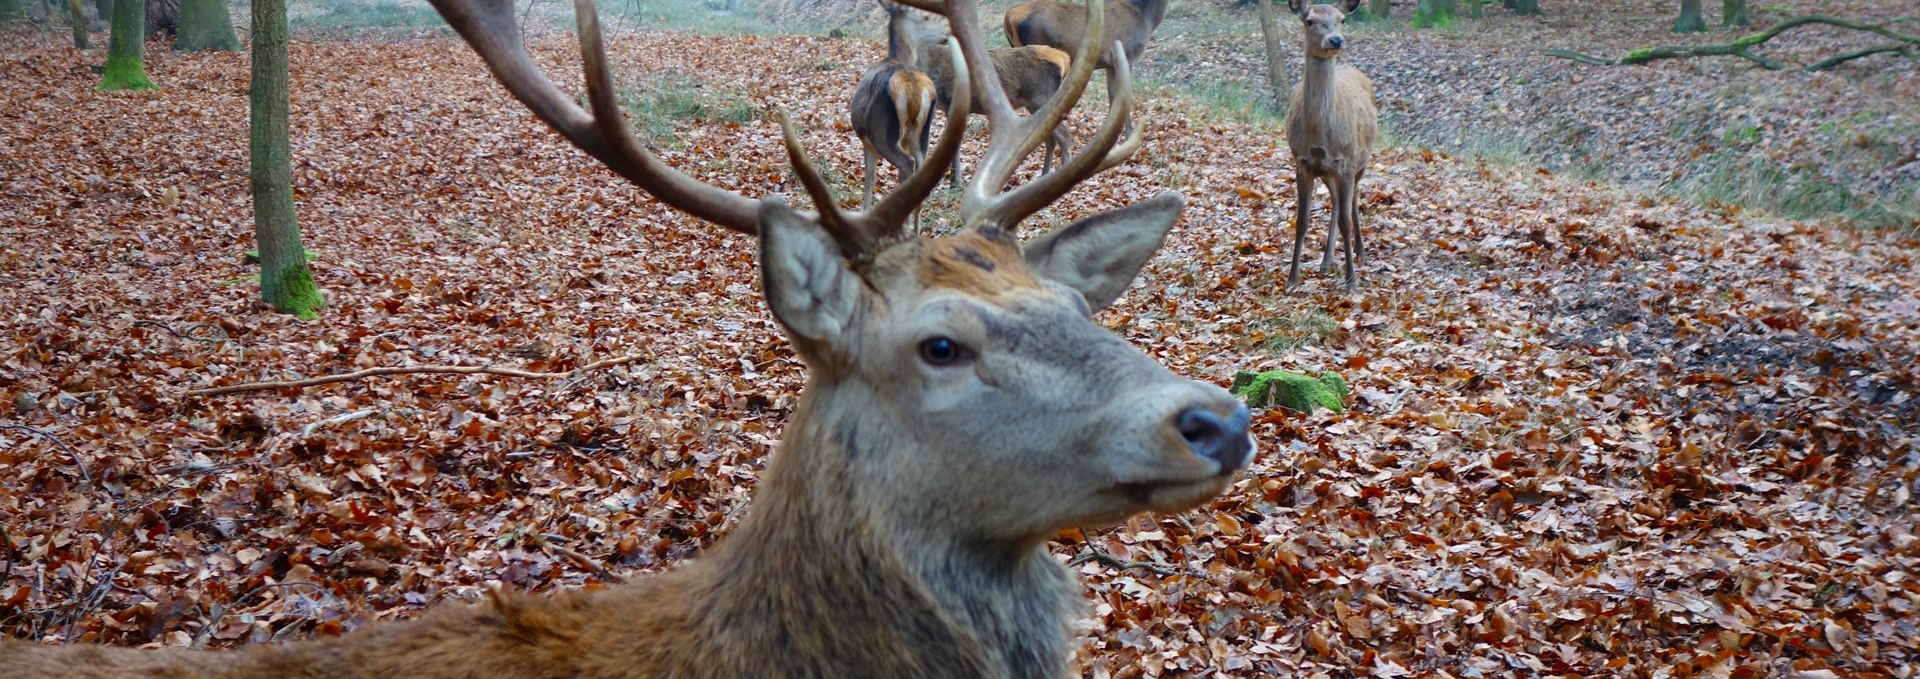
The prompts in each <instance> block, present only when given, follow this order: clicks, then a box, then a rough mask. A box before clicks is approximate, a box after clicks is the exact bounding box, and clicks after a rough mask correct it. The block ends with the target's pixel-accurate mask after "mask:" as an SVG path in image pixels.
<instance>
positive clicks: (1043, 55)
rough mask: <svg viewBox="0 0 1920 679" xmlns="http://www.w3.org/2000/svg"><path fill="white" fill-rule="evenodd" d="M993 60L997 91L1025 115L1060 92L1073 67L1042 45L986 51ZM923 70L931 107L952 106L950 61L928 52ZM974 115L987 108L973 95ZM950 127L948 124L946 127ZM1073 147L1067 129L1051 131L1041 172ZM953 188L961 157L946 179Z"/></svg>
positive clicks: (1069, 60)
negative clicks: (930, 83) (929, 82)
mask: <svg viewBox="0 0 1920 679" xmlns="http://www.w3.org/2000/svg"><path fill="white" fill-rule="evenodd" d="M987 56H988V58H990V59H993V70H994V71H995V72H998V73H999V74H1000V89H1001V91H1002V92H1005V93H1006V95H1007V102H1008V103H1010V104H1013V107H1014V108H1016V109H1020V110H1023V111H1027V112H1028V113H1032V112H1034V111H1038V110H1040V107H1041V106H1043V105H1045V104H1046V103H1047V101H1048V100H1050V99H1052V98H1053V93H1054V92H1058V91H1059V90H1060V83H1061V82H1063V81H1064V80H1065V79H1066V77H1067V70H1068V69H1070V68H1072V67H1073V58H1072V57H1069V56H1067V53H1066V52H1062V51H1060V50H1057V49H1054V48H1052V47H1047V46H1045V45H1027V46H1025V47H1000V48H995V49H991V50H988V51H987ZM924 58H925V62H924V68H925V70H926V72H927V77H929V78H932V79H933V91H934V99H933V102H934V107H935V108H937V109H940V110H945V109H947V108H950V107H951V106H952V104H953V85H954V83H953V76H954V64H953V57H952V56H951V55H950V54H948V53H947V52H945V51H942V50H937V49H936V50H929V51H928V52H927V53H926V54H925V57H924ZM973 96H974V101H973V103H972V108H973V112H974V113H975V114H978V115H985V113H984V112H985V111H986V108H987V107H986V104H985V102H982V101H980V100H979V99H980V93H979V92H974V95H973ZM949 124H951V123H949ZM1072 145H1073V136H1072V135H1070V134H1068V133H1067V127H1066V125H1060V126H1058V127H1055V128H1053V133H1052V134H1050V135H1048V136H1047V143H1046V147H1045V148H1044V149H1042V151H1041V155H1040V159H1041V161H1040V171H1041V172H1049V171H1052V170H1053V157H1054V152H1055V150H1056V149H1058V151H1059V155H1060V161H1061V162H1066V159H1067V149H1069V148H1071V147H1072ZM948 178H949V181H950V182H951V183H952V184H954V185H956V186H957V185H959V183H960V157H959V156H954V159H953V172H952V174H950V175H948Z"/></svg>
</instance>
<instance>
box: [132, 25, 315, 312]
mask: <svg viewBox="0 0 1920 679" xmlns="http://www.w3.org/2000/svg"><path fill="white" fill-rule="evenodd" d="M121 2H122V4H129V5H132V4H139V3H138V2H132V1H129V0H121ZM288 80H289V78H288V75H287V4H286V0H253V80H252V82H251V87H250V88H249V89H250V90H251V93H250V94H249V96H248V99H249V100H250V101H251V103H252V109H253V114H252V120H251V130H250V132H251V134H250V135H249V137H250V140H249V144H248V151H249V154H250V157H251V159H252V163H253V172H252V174H253V233H254V238H255V239H256V240H258V241H259V246H260V299H261V300H262V301H264V302H266V303H267V305H268V306H271V307H273V308H274V309H277V310H279V311H283V312H286V313H290V314H293V315H295V316H299V317H301V318H313V317H315V316H316V315H318V314H316V313H315V312H314V309H315V308H317V307H319V306H320V305H321V303H322V300H321V298H320V289H319V288H316V287H314V285H313V273H312V272H311V271H308V270H307V252H306V248H305V247H304V246H302V245H301V243H300V224H299V222H297V221H295V219H294V213H293V168H292V164H293V162H292V158H291V157H290V156H292V152H291V150H290V149H289V148H288V139H287V98H288V95H287V84H288V83H287V81H288Z"/></svg>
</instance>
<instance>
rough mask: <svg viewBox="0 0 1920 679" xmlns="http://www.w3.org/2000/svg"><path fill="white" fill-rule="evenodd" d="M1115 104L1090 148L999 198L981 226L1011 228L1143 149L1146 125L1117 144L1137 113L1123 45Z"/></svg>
mask: <svg viewBox="0 0 1920 679" xmlns="http://www.w3.org/2000/svg"><path fill="white" fill-rule="evenodd" d="M1112 54H1113V71H1111V72H1110V73H1109V74H1108V77H1110V78H1113V102H1112V103H1111V104H1110V105H1109V106H1108V108H1107V119H1106V121H1105V122H1102V123H1101V124H1100V131H1099V132H1097V133H1095V134H1094V136H1093V140H1092V141H1090V142H1088V143H1087V148H1086V149H1084V150H1082V151H1081V152H1080V153H1078V154H1075V155H1074V156H1073V157H1072V158H1070V159H1068V160H1067V162H1065V163H1062V164H1061V166H1060V167H1058V168H1055V169H1054V171H1052V172H1049V173H1047V174H1045V175H1042V176H1040V177H1039V178H1038V179H1035V180H1033V181H1031V182H1027V183H1026V184H1022V185H1020V186H1018V187H1015V188H1014V189H1013V190H1011V191H1008V192H1006V193H1004V194H1001V195H1000V196H998V197H996V198H995V199H994V200H993V201H992V202H991V203H989V204H987V205H985V206H983V207H982V210H981V212H980V220H981V221H980V223H982V224H994V225H999V226H1001V227H1003V228H1008V229H1011V228H1012V227H1013V225H1015V224H1018V223H1020V220H1022V219H1026V218H1027V217H1028V216H1030V215H1032V214H1033V213H1035V212H1039V211H1040V209H1041V208H1044V207H1046V206H1047V204H1049V203H1052V202H1053V201H1055V200H1057V199H1059V198H1060V197H1061V196H1063V195H1066V193H1067V192H1068V191H1071V190H1073V187H1074V185H1075V184H1079V183H1080V182H1082V181H1085V180H1086V179H1087V178H1088V177H1091V176H1093V175H1095V174H1099V173H1100V172H1102V171H1104V170H1106V169H1107V168H1110V167H1113V166H1115V165H1119V164H1120V163H1123V162H1126V160H1127V158H1128V157H1131V156H1132V155H1133V153H1134V152H1135V151H1138V150H1139V149H1140V140H1141V129H1142V128H1143V127H1144V126H1142V125H1135V126H1133V132H1132V133H1131V134H1129V135H1127V140H1126V142H1124V143H1121V144H1120V145H1119V146H1115V145H1114V142H1116V141H1118V140H1119V138H1120V130H1121V129H1122V128H1124V127H1125V126H1126V124H1127V119H1128V117H1129V116H1131V115H1132V111H1133V76H1132V71H1131V70H1130V69H1129V67H1128V64H1127V53H1126V52H1125V51H1123V50H1121V49H1120V43H1119V42H1118V41H1115V42H1114V43H1113V52H1112Z"/></svg>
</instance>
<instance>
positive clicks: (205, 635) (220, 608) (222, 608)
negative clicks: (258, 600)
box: [187, 581, 333, 648]
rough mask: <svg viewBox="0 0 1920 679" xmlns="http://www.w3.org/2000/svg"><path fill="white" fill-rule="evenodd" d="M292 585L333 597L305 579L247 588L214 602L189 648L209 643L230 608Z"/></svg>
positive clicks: (200, 646) (201, 646) (322, 588)
mask: <svg viewBox="0 0 1920 679" xmlns="http://www.w3.org/2000/svg"><path fill="white" fill-rule="evenodd" d="M290 587H312V588H313V589H314V590H315V591H318V592H320V593H321V594H322V595H324V596H326V597H328V598H332V596H333V595H332V594H329V593H328V592H327V590H326V588H324V587H321V586H319V585H317V584H314V583H311V582H305V581H295V582H273V583H268V584H265V585H261V586H259V587H255V588H253V589H250V590H247V593H246V594H242V595H240V596H237V597H234V598H233V600H232V601H229V602H226V603H224V604H214V605H213V608H210V609H208V611H207V622H206V624H205V625H203V626H201V628H200V633H199V634H195V635H193V642H192V643H190V644H188V645H187V648H203V647H205V646H206V645H207V640H208V639H211V638H212V637H213V634H214V632H216V631H218V630H219V628H220V621H221V620H222V619H225V618H226V617H227V611H228V610H229V609H232V608H233V607H235V606H239V605H241V604H244V603H246V602H247V600H248V599H252V598H253V597H254V596H256V595H259V594H261V593H263V592H266V591H268V590H274V589H282V588H290Z"/></svg>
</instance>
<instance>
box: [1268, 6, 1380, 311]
mask: <svg viewBox="0 0 1920 679" xmlns="http://www.w3.org/2000/svg"><path fill="white" fill-rule="evenodd" d="M1310 2H1311V0H1288V1H1287V7H1288V8H1289V9H1292V10H1293V13H1294V14H1295V15H1298V16H1299V17H1300V21H1301V25H1302V27H1303V32H1304V35H1305V39H1306V42H1305V45H1304V46H1303V47H1304V49H1303V51H1304V52H1305V53H1306V59H1307V64H1306V67H1305V68H1303V69H1302V70H1301V76H1300V82H1299V83H1298V84H1295V85H1294V86H1293V103H1292V104H1291V105H1289V106H1288V107H1287V146H1288V147H1289V148H1290V149H1292V151H1293V187H1294V196H1295V198H1296V200H1295V205H1294V211H1293V215H1294V221H1293V264H1292V265H1291V266H1289V267H1288V268H1287V287H1288V288H1292V287H1293V286H1295V285H1298V284H1299V283H1300V247H1301V244H1302V243H1303V242H1305V240H1306V237H1307V223H1308V207H1309V203H1310V202H1311V201H1312V200H1313V192H1314V182H1315V181H1316V180H1317V181H1319V182H1320V183H1322V184H1325V185H1326V186H1327V194H1328V200H1329V201H1330V204H1329V205H1328V210H1327V212H1328V213H1329V215H1330V217H1331V218H1330V220H1329V221H1331V222H1332V223H1331V224H1330V225H1329V226H1328V227H1327V247H1326V252H1325V253H1324V254H1322V255H1321V259H1320V272H1321V273H1323V274H1326V273H1331V272H1332V271H1333V241H1334V237H1335V236H1336V235H1338V236H1340V239H1341V243H1342V246H1343V249H1344V250H1345V251H1346V258H1347V281H1346V284H1347V287H1349V288H1351V287H1353V286H1354V285H1355V284H1357V283H1358V282H1359V277H1358V275H1357V274H1356V273H1355V272H1354V266H1355V263H1356V261H1357V260H1358V259H1359V258H1360V256H1361V249H1360V205H1359V198H1358V190H1357V189H1358V187H1359V185H1360V177H1361V175H1363V174H1366V171H1367V157H1368V156H1369V155H1370V154H1371V153H1372V152H1373V138H1374V136H1375V135H1376V134H1377V132H1378V128H1379V123H1378V122H1377V120H1376V118H1377V115H1376V113H1375V111H1374V99H1373V81H1371V80H1368V79H1367V76H1366V75H1365V74H1362V73H1361V72H1360V71H1359V69H1355V68H1354V67H1352V66H1348V65H1346V64H1342V63H1340V62H1339V58H1340V50H1341V49H1342V48H1344V47H1346V44H1347V40H1346V37H1345V36H1343V35H1341V33H1340V30H1341V27H1342V26H1344V25H1345V24H1346V20H1347V17H1346V12H1351V11H1353V10H1354V9H1355V8H1357V7H1359V6H1360V0H1343V1H1342V2H1341V3H1340V5H1339V6H1338V7H1337V8H1336V7H1335V6H1334V5H1314V4H1310Z"/></svg>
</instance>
